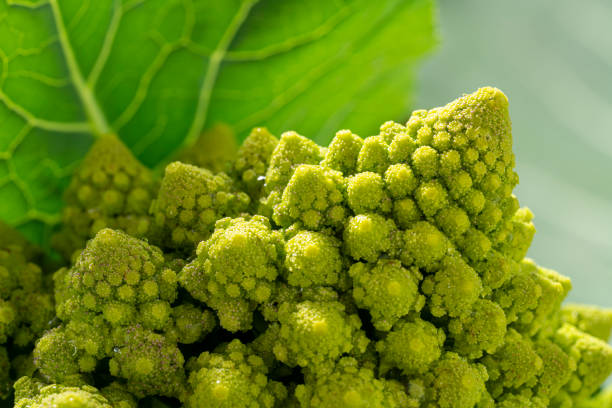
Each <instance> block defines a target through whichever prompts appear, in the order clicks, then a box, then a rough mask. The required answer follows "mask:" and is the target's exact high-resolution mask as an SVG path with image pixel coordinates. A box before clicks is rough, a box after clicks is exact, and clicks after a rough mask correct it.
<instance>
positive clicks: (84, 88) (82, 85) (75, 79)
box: [49, 0, 110, 136]
mask: <svg viewBox="0 0 612 408" xmlns="http://www.w3.org/2000/svg"><path fill="white" fill-rule="evenodd" d="M49 5H50V6H51V11H52V12H53V19H54V21H55V26H56V29H57V34H58V41H59V43H60V46H61V48H62V51H63V52H64V58H65V59H66V65H67V67H68V75H69V76H70V79H71V80H72V83H73V85H74V88H75V90H76V92H77V94H78V95H79V98H80V99H81V103H82V104H83V108H84V109H85V114H86V115H87V119H88V120H89V123H90V125H91V128H92V131H93V132H92V133H93V134H94V135H96V136H99V135H103V134H107V133H110V127H109V125H108V122H107V120H106V116H105V115H104V112H103V111H102V109H101V108H100V105H99V104H98V101H97V100H96V97H95V96H94V94H93V92H92V90H91V88H90V87H89V86H88V85H87V83H86V82H85V79H84V78H83V74H82V73H81V70H80V68H79V65H78V63H77V61H76V57H75V56H74V51H73V49H72V45H71V44H70V40H69V39H68V32H67V31H66V26H65V25H64V20H63V18H62V14H61V11H60V9H59V6H58V4H57V0H49Z"/></svg>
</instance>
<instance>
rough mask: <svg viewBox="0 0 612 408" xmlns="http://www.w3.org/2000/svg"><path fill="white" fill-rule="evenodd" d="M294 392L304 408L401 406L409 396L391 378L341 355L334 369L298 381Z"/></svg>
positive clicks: (387, 407)
mask: <svg viewBox="0 0 612 408" xmlns="http://www.w3.org/2000/svg"><path fill="white" fill-rule="evenodd" d="M295 394H296V396H297V399H298V400H299V402H300V406H301V407H302V408H357V407H364V408H370V407H372V408H374V407H379V408H399V407H406V406H415V405H408V403H409V401H410V400H409V398H408V396H407V395H406V394H405V393H404V392H403V390H402V389H401V387H397V386H396V385H395V383H394V381H392V380H385V379H377V378H376V377H375V376H374V373H373V372H372V370H370V369H367V368H363V367H359V364H358V362H357V360H355V359H354V358H350V357H345V358H343V359H341V360H340V361H339V362H338V363H337V364H336V366H335V367H334V369H333V371H332V372H330V373H326V374H323V375H321V376H318V377H317V378H316V380H314V381H312V383H309V382H307V383H306V384H305V385H298V386H297V388H296V390H295Z"/></svg>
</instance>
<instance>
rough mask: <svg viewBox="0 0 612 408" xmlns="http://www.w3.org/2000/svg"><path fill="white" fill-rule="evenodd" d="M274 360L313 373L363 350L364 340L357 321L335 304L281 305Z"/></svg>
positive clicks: (365, 342)
mask: <svg viewBox="0 0 612 408" xmlns="http://www.w3.org/2000/svg"><path fill="white" fill-rule="evenodd" d="M278 320H279V324H280V330H279V337H278V341H277V342H276V344H275V345H274V354H275V355H276V358H277V359H278V360H280V361H282V362H283V363H285V364H288V365H290V366H295V365H299V366H300V367H310V368H313V369H314V370H317V369H320V368H321V367H322V366H325V365H329V364H330V363H331V364H333V363H334V362H335V361H336V360H337V359H338V358H340V356H341V355H342V354H345V353H350V352H352V351H353V350H356V352H357V354H361V353H363V352H364V351H365V348H366V346H367V344H368V342H369V341H368V339H367V338H366V336H365V333H364V332H363V331H361V330H360V329H361V321H360V320H359V317H358V316H357V315H355V314H347V313H346V312H345V307H344V305H342V304H341V303H340V302H338V301H323V300H321V301H318V302H316V301H310V300H306V301H303V302H300V303H292V302H289V303H284V304H282V305H281V306H280V308H279V312H278Z"/></svg>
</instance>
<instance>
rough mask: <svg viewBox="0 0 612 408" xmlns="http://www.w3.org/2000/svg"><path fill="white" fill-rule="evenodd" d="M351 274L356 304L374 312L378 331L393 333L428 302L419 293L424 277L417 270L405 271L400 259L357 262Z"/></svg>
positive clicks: (372, 314) (373, 315) (371, 313)
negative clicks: (406, 318) (401, 319)
mask: <svg viewBox="0 0 612 408" xmlns="http://www.w3.org/2000/svg"><path fill="white" fill-rule="evenodd" d="M349 275H350V277H351V278H352V280H353V291H352V295H353V299H354V300H355V304H356V305H357V307H359V308H362V309H367V310H369V311H370V315H371V316H372V324H373V325H374V327H375V328H376V329H377V330H385V331H388V330H391V327H392V326H393V325H394V324H395V323H396V322H397V321H398V320H399V319H400V318H401V317H403V316H406V315H408V314H409V313H410V312H413V311H414V312H419V311H420V310H421V308H422V307H423V305H424V303H425V298H424V297H423V295H421V294H419V290H418V289H419V286H418V285H419V282H420V280H421V279H422V275H421V274H420V272H419V271H418V269H416V268H413V269H407V268H404V267H403V266H402V264H401V262H400V261H398V260H393V259H379V260H378V261H377V262H376V264H366V263H362V262H357V263H355V264H353V265H352V266H351V268H350V269H349Z"/></svg>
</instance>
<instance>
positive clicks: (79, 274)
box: [57, 229, 177, 329]
mask: <svg viewBox="0 0 612 408" xmlns="http://www.w3.org/2000/svg"><path fill="white" fill-rule="evenodd" d="M164 262H165V260H164V257H163V254H162V252H161V251H160V250H159V249H158V248H156V247H154V246H151V245H149V244H147V243H146V242H145V241H142V240H139V239H137V238H133V237H131V236H129V235H127V234H125V233H123V232H121V231H117V230H111V229H103V230H101V231H100V232H98V233H97V234H96V236H95V237H94V238H93V239H92V240H91V241H89V243H88V244H87V247H86V248H85V249H84V250H83V252H82V253H81V255H80V256H79V257H78V259H77V260H76V263H75V264H74V266H73V267H72V268H71V269H70V270H68V271H67V272H66V274H65V275H64V276H63V278H64V280H65V285H66V287H67V289H66V291H68V292H69V294H67V295H65V296H66V298H65V299H63V300H64V302H63V304H58V305H57V308H58V315H59V317H60V318H62V319H64V320H70V319H71V314H73V313H77V311H75V310H73V308H76V310H78V311H91V312H95V313H98V314H101V315H102V316H103V317H104V319H105V320H106V321H107V322H108V323H109V324H110V325H111V326H126V325H129V324H133V323H138V322H142V323H143V324H144V325H145V327H148V328H151V329H161V328H162V327H164V325H165V324H166V323H167V321H168V319H169V317H170V310H171V308H170V303H171V302H173V301H174V299H175V298H176V289H177V276H176V272H175V271H173V270H172V269H170V268H167V267H165V265H164Z"/></svg>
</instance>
